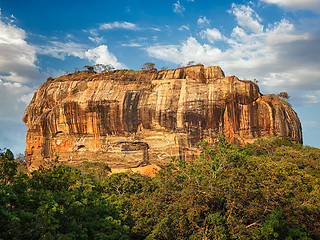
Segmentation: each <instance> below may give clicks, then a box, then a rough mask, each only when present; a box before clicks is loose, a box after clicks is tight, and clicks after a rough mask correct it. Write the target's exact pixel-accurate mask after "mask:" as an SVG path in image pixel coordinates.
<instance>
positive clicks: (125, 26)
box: [100, 22, 140, 30]
mask: <svg viewBox="0 0 320 240" xmlns="http://www.w3.org/2000/svg"><path fill="white" fill-rule="evenodd" d="M100 29H101V30H111V29H126V30H140V28H139V27H138V26H137V25H136V24H134V23H130V22H112V23H104V24H102V25H101V26H100Z"/></svg>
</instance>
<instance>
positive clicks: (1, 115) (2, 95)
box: [0, 79, 34, 121]
mask: <svg viewBox="0 0 320 240" xmlns="http://www.w3.org/2000/svg"><path fill="white" fill-rule="evenodd" d="M33 92H34V89H32V88H30V87H28V86H26V85H24V84H21V83H19V82H6V81H3V80H1V79H0V109H1V111H0V119H1V120H10V121H17V119H19V120H20V121H21V119H22V115H23V113H24V110H25V109H26V107H27V105H28V104H29V102H30V100H31V98H32V95H33Z"/></svg>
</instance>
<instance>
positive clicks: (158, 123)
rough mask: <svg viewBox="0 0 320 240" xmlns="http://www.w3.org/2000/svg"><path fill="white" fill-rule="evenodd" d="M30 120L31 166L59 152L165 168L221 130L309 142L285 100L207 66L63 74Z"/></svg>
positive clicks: (35, 103) (72, 158) (75, 159)
mask: <svg viewBox="0 0 320 240" xmlns="http://www.w3.org/2000/svg"><path fill="white" fill-rule="evenodd" d="M23 121H24V122H25V123H26V125H27V126H28V128H29V129H28V133H27V147H26V151H25V158H26V162H27V165H28V169H29V170H30V171H32V170H34V169H37V168H39V167H40V166H46V164H47V163H48V162H49V161H50V160H51V159H54V158H55V157H56V156H59V160H60V161H67V162H68V163H69V164H75V165H76V164H79V163H81V162H82V161H103V162H106V163H107V164H108V165H109V166H110V167H111V168H132V167H138V166H144V165H148V164H157V165H162V164H165V163H167V162H169V161H170V157H171V156H177V157H181V158H184V157H192V156H193V155H197V154H198V153H197V148H196V144H197V143H198V142H199V141H203V140H207V141H209V142H211V143H214V142H215V141H216V139H217V137H218V136H219V135H221V134H224V135H225V136H226V138H227V139H228V140H229V141H230V142H233V143H235V144H238V145H244V144H246V143H247V142H252V141H253V140H255V139H257V138H259V137H265V136H280V137H283V136H288V137H290V138H291V139H293V140H295V141H297V142H302V132H301V124H300V121H299V118H298V116H297V114H296V113H295V112H294V111H293V109H292V108H291V107H290V106H289V105H288V104H287V103H286V102H285V101H283V100H282V99H280V98H279V97H277V96H276V95H262V94H261V93H260V92H259V87H258V86H257V85H256V84H255V83H253V82H251V81H241V80H239V79H238V78H237V77H234V76H232V77H225V76H224V73H223V71H222V70H221V69H220V67H204V66H202V65H196V66H191V67H185V68H179V69H173V70H164V71H149V72H141V71H140V72H133V71H116V72H113V73H104V74H95V73H87V72H80V73H74V74H70V75H67V76H62V77H59V78H57V79H54V80H51V81H47V82H45V83H44V84H43V85H42V86H41V87H40V88H39V89H38V90H37V91H36V92H35V94H34V96H33V99H32V101H31V102H30V104H29V106H28V108H27V109H26V112H25V115H24V117H23Z"/></svg>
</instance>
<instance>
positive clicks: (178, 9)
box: [173, 1, 186, 14]
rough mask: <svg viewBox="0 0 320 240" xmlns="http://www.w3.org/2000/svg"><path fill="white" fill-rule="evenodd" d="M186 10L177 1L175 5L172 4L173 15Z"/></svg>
mask: <svg viewBox="0 0 320 240" xmlns="http://www.w3.org/2000/svg"><path fill="white" fill-rule="evenodd" d="M185 10H186V9H185V8H184V7H183V6H182V5H181V3H180V1H177V2H176V3H174V4H173V11H174V12H175V13H179V14H182V13H183V11H185Z"/></svg>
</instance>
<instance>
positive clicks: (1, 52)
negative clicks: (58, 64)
mask: <svg viewBox="0 0 320 240" xmlns="http://www.w3.org/2000/svg"><path fill="white" fill-rule="evenodd" d="M0 14H1V13H0ZM0 17H1V15H0ZM0 33H1V34H0V78H2V79H4V80H7V81H13V82H21V83H23V82H31V81H33V80H39V78H40V73H39V70H38V67H37V66H36V64H35V63H36V61H37V58H36V51H35V48H34V47H33V46H31V45H29V44H28V43H27V41H26V40H25V39H26V33H25V31H24V30H23V29H21V28H18V27H17V26H15V25H12V24H11V23H6V22H4V21H2V19H1V18H0Z"/></svg>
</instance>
